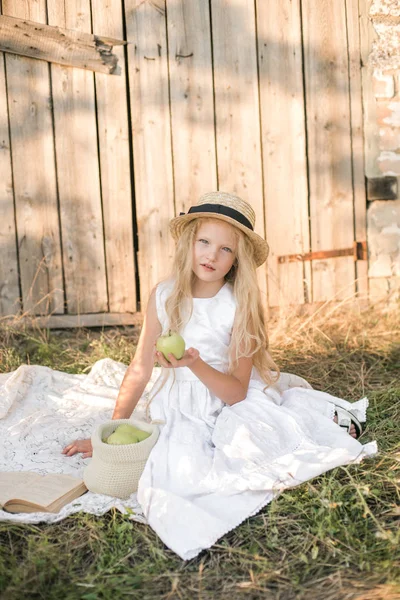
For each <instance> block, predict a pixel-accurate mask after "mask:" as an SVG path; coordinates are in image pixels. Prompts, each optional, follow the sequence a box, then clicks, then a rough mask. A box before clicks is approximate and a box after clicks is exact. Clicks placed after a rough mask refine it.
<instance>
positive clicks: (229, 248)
mask: <svg viewBox="0 0 400 600" xmlns="http://www.w3.org/2000/svg"><path fill="white" fill-rule="evenodd" d="M235 258H236V237H235V233H234V229H233V227H232V226H231V225H229V223H224V222H223V221H218V220H215V221H209V222H205V223H202V224H201V225H200V227H199V229H198V231H197V233H196V236H195V238H194V244H193V256H192V269H193V272H194V274H195V275H197V277H198V278H199V279H200V280H201V281H204V282H210V283H215V282H221V283H222V282H223V280H224V277H225V275H226V274H227V273H228V272H229V270H230V268H231V267H232V265H233V263H234V260H235Z"/></svg>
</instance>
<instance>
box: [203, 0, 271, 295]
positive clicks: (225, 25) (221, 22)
mask: <svg viewBox="0 0 400 600" xmlns="http://www.w3.org/2000/svg"><path fill="white" fill-rule="evenodd" d="M211 12H212V43H213V56H214V83H215V114H216V134H217V157H218V185H219V189H221V190H222V191H228V192H229V191H231V192H235V193H237V194H238V195H239V196H241V197H243V198H244V200H247V201H248V202H250V204H251V205H252V207H253V209H254V211H255V213H256V232H257V233H259V234H260V235H262V236H264V235H265V221H264V202H263V185H262V162H261V148H260V111H259V95H258V94H259V91H258V73H257V51H256V43H255V39H256V28H255V7H254V0H240V2H234V3H232V2H229V1H228V0H214V1H213V2H212V4H211ZM267 218H268V217H267ZM257 274H258V281H259V285H260V289H261V295H262V297H263V299H264V302H265V306H267V304H268V302H267V289H266V274H267V265H266V264H264V265H263V266H262V267H260V268H259V269H258V271H257Z"/></svg>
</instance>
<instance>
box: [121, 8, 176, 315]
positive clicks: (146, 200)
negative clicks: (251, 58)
mask: <svg viewBox="0 0 400 600" xmlns="http://www.w3.org/2000/svg"><path fill="white" fill-rule="evenodd" d="M125 12H126V29H127V40H128V42H130V41H132V44H129V45H128V61H129V88H130V102H131V114H132V130H133V131H132V135H133V152H134V174H135V204H136V215H137V225H138V237H139V252H138V262H139V274H140V297H141V306H142V307H143V309H144V308H145V307H146V305H147V301H148V298H149V295H150V292H151V289H152V287H153V286H154V285H155V284H156V283H157V282H158V281H159V280H160V279H161V278H163V277H164V276H165V275H167V273H168V272H169V270H170V267H171V264H172V258H173V254H174V242H173V240H172V238H171V236H170V234H169V231H168V223H169V220H170V219H171V218H173V217H174V216H175V211H174V193H173V177H172V152H171V129H170V108H169V94H168V64H167V39H166V21H165V19H166V16H165V1H164V0H152V1H151V2H142V0H126V1H125Z"/></svg>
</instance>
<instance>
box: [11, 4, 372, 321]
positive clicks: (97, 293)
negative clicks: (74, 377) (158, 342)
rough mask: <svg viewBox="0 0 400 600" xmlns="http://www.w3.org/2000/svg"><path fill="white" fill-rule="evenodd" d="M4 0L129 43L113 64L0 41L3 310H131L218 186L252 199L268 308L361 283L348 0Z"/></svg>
mask: <svg viewBox="0 0 400 600" xmlns="http://www.w3.org/2000/svg"><path fill="white" fill-rule="evenodd" d="M366 1H367V0H362V2H363V3H364V2H366ZM0 6H1V11H2V14H3V15H7V16H11V17H17V18H19V19H28V20H30V21H35V22H37V23H47V24H48V25H51V26H60V27H64V28H67V29H73V30H80V31H84V32H88V33H90V32H92V33H94V34H97V35H102V36H110V37H113V38H117V39H121V40H127V42H128V45H127V46H125V47H124V46H120V47H115V49H114V51H115V53H116V54H117V56H118V59H119V62H118V69H119V71H118V72H119V75H107V74H103V73H93V72H91V71H88V70H85V69H84V68H81V69H78V68H72V67H66V66H60V65H58V64H54V63H53V62H44V61H43V60H37V59H35V58H27V57H23V56H17V55H15V54H10V53H9V52H4V53H3V54H1V53H0V200H1V205H0V218H1V225H0V226H1V237H0V242H1V257H0V314H2V315H10V314H17V313H18V314H20V313H21V312H22V313H26V312H30V313H32V314H38V315H40V314H41V315H48V314H52V315H59V317H56V319H54V318H53V321H52V323H53V324H56V323H58V324H60V323H61V324H62V323H64V324H65V323H68V324H79V323H89V324H103V323H114V322H132V321H133V320H134V313H135V312H136V311H138V310H140V309H141V308H142V309H143V307H145V306H146V303H147V299H148V296H149V293H150V291H151V288H152V287H153V286H154V285H155V283H156V282H157V281H158V280H159V279H160V278H161V277H163V276H164V275H165V274H166V273H167V272H168V269H169V267H170V264H171V260H172V255H173V250H174V248H173V242H172V240H171V238H170V236H169V234H168V221H169V219H170V218H172V217H173V216H175V215H176V214H179V212H180V211H186V210H187V209H188V208H189V206H190V205H191V204H192V203H193V201H194V200H195V199H196V198H197V197H198V196H199V195H200V194H202V193H204V192H207V191H210V190H214V189H220V190H224V191H232V192H236V193H238V194H239V195H242V196H243V197H244V198H245V199H247V200H248V201H249V202H250V203H251V204H252V206H253V208H254V209H255V212H256V223H257V226H256V230H257V231H258V232H259V233H260V234H261V235H265V236H266V237H267V239H268V241H269V244H270V248H271V253H270V257H269V260H268V263H267V264H266V265H265V266H263V267H261V268H260V269H259V270H258V274H259V282H260V287H261V289H262V293H263V294H264V295H265V304H266V306H269V307H275V306H286V305H288V304H294V305H300V304H305V303H314V302H322V301H326V300H339V301H340V300H344V299H346V298H350V297H354V296H355V294H356V293H358V294H361V295H363V296H366V294H367V286H368V280H367V260H366V198H365V188H364V164H363V162H364V161H363V137H362V101H361V82H360V30H359V8H358V6H357V2H354V1H353V0H338V1H337V2H336V1H335V2H333V1H332V0H319V1H318V2H313V1H312V0H281V1H280V2H276V1H275V0H229V1H228V0H210V2H207V1H203V0H201V1H200V0H167V1H165V0H124V2H121V0H107V2H106V1H105V0H91V1H90V0H68V2H67V1H66V0H47V2H46V0H35V1H33V0H2V2H1V4H0ZM0 41H1V37H0ZM82 66H84V65H82ZM139 294H140V305H139V304H138V299H139ZM18 299H20V300H18ZM63 315H64V316H63ZM67 316H68V319H66V318H65V317H67Z"/></svg>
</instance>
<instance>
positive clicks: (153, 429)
mask: <svg viewBox="0 0 400 600" xmlns="http://www.w3.org/2000/svg"><path fill="white" fill-rule="evenodd" d="M126 423H129V424H130V425H135V426H136V427H138V428H139V429H142V430H143V431H148V432H149V433H150V437H148V438H146V439H145V440H143V441H142V442H138V443H136V444H125V445H122V446H116V445H110V444H106V443H105V442H103V440H104V439H105V438H107V437H108V436H109V435H110V434H111V433H113V431H115V429H116V428H117V426H118V425H123V424H126ZM158 436H159V428H158V426H157V425H156V424H153V423H146V422H144V421H139V420H137V419H116V420H115V421H106V422H105V423H103V424H101V425H99V426H98V427H97V429H95V431H94V432H93V434H92V447H93V456H92V460H91V461H90V463H89V464H88V466H87V467H85V469H84V471H83V481H84V483H85V485H86V487H87V489H88V490H89V491H90V492H95V493H97V494H107V495H108V496H114V497H116V498H122V499H126V498H129V496H130V495H131V494H133V493H134V492H136V491H137V488H138V484H139V479H140V477H141V475H142V473H143V469H144V467H145V464H146V461H147V459H148V457H149V455H150V452H151V450H152V448H153V446H154V445H155V443H156V441H157V439H158Z"/></svg>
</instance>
